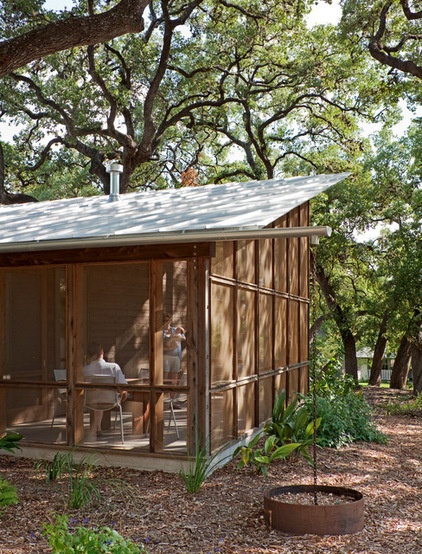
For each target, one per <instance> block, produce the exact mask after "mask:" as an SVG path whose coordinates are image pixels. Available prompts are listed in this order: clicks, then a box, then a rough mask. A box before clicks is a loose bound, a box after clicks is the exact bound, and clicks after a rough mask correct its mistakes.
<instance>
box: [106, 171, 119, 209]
mask: <svg viewBox="0 0 422 554" xmlns="http://www.w3.org/2000/svg"><path fill="white" fill-rule="evenodd" d="M106 171H107V173H110V196H109V197H108V201H109V202H116V200H120V197H119V193H120V176H119V173H123V166H122V165H120V164H116V163H111V164H108V165H107V167H106Z"/></svg>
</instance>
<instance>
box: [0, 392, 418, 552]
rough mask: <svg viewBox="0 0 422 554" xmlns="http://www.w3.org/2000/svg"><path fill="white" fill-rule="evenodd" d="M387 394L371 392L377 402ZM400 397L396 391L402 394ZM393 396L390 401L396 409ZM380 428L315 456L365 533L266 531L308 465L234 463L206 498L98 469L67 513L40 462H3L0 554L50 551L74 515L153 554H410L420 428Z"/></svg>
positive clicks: (177, 481)
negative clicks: (92, 489)
mask: <svg viewBox="0 0 422 554" xmlns="http://www.w3.org/2000/svg"><path fill="white" fill-rule="evenodd" d="M378 391H379V394H380V395H382V398H383V399H384V397H385V395H386V393H385V389H376V388H371V390H370V391H369V392H368V394H370V397H371V403H372V402H374V403H376V402H377V394H378ZM399 394H400V393H399ZM395 396H396V395H395V392H394V391H390V392H389V393H388V398H389V401H391V402H393V401H394V398H395ZM376 421H377V424H378V426H379V428H380V430H381V431H383V432H384V433H386V434H387V435H388V437H389V441H388V443H387V444H386V445H381V444H364V443H360V444H353V445H351V446H349V447H346V448H342V449H340V450H331V449H322V450H320V451H319V452H318V459H319V484H321V485H332V486H339V487H343V486H344V487H349V488H353V489H356V490H359V491H360V492H361V493H362V494H363V495H364V497H365V527H364V530H363V531H362V532H359V533H356V534H353V535H343V536H315V535H305V536H289V535H285V534H283V533H281V532H279V531H275V530H270V529H269V528H268V526H267V524H266V523H265V520H264V509H263V497H264V492H265V491H266V490H268V489H269V488H272V487H278V486H281V485H290V484H295V485H296V484H311V483H312V471H311V469H310V467H309V466H308V465H307V463H306V462H305V461H304V460H303V459H297V460H295V461H293V462H289V461H287V462H283V461H280V462H277V463H275V464H273V465H272V466H271V467H270V468H269V471H268V476H267V477H263V476H262V475H256V474H255V473H254V472H253V470H252V469H242V470H237V469H236V463H235V462H231V463H230V464H229V465H227V466H226V467H224V468H222V469H219V470H217V471H216V472H215V473H214V474H213V475H212V476H211V477H210V478H209V479H208V480H207V481H206V482H205V484H204V486H203V488H202V489H201V490H200V492H198V493H195V494H189V493H187V492H186V489H185V485H184V483H183V481H182V479H181V478H180V477H179V476H177V475H169V474H165V473H162V472H156V473H148V472H137V471H134V470H131V469H116V468H114V469H110V468H108V469H105V468H103V469H98V470H96V471H95V474H94V475H93V479H95V482H96V483H97V486H98V488H99V490H100V492H101V494H102V501H101V502H100V503H99V504H97V505H96V506H95V507H91V508H83V509H80V510H78V511H76V510H68V508H67V506H66V495H67V482H66V480H65V479H59V480H58V481H57V482H50V483H49V482H46V480H45V476H44V474H43V472H42V471H40V470H37V469H36V468H35V463H34V462H33V461H30V460H23V459H19V458H16V457H9V456H0V474H1V475H2V476H3V477H5V478H6V479H9V480H10V481H11V482H12V483H13V484H14V485H16V486H17V488H18V494H19V497H20V503H19V504H18V505H17V506H12V507H10V508H8V509H7V511H6V512H5V513H4V514H3V516H1V519H0V523H1V530H2V532H1V533H0V553H2V554H5V553H9V554H27V553H34V554H35V553H36V554H42V553H47V552H50V549H49V547H48V545H47V542H46V540H45V538H44V537H43V535H42V526H43V522H45V521H48V520H51V519H52V518H53V517H54V514H55V513H68V514H69V515H70V517H74V518H75V519H76V520H78V521H83V520H85V522H86V524H88V525H89V524H91V525H102V524H105V525H109V526H112V527H114V528H116V529H117V530H118V531H119V532H120V533H121V534H122V535H123V536H124V537H125V538H129V537H130V538H132V539H134V540H136V541H139V542H146V543H147V548H148V551H149V552H150V553H151V554H154V553H160V554H199V553H201V554H202V553H204V554H206V553H213V552H221V553H223V554H235V553H236V554H264V553H265V554H271V553H286V554H287V553H292V552H295V554H300V553H301V552H303V553H308V554H309V553H316V554H322V553H332V552H347V553H348V554H353V553H356V554H358V553H359V554H361V553H365V554H366V553H368V554H369V553H371V554H396V553H397V552H400V553H401V554H407V553H409V554H414V553H415V552H422V536H421V533H420V530H421V526H420V491H421V490H422V427H421V423H422V420H421V419H420V418H415V417H406V416H386V415H385V414H384V413H383V411H382V410H380V411H377V416H376Z"/></svg>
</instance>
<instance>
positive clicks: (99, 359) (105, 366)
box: [83, 342, 127, 434]
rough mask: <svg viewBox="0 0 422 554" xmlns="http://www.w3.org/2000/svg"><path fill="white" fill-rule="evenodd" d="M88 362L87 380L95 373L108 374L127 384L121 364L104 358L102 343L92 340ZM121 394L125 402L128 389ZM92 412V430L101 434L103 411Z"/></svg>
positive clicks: (84, 370)
mask: <svg viewBox="0 0 422 554" xmlns="http://www.w3.org/2000/svg"><path fill="white" fill-rule="evenodd" d="M87 362H88V365H86V366H85V367H84V369H83V374H84V378H86V380H87V381H89V380H90V379H91V378H92V376H94V375H95V376H98V375H107V376H112V377H114V382H115V383H117V384H121V385H125V384H127V381H126V379H125V376H124V375H123V372H122V370H121V369H120V366H119V365H118V364H115V363H111V362H106V361H105V360H104V349H103V347H102V345H101V344H100V343H98V342H91V343H90V344H89V346H88V350H87ZM120 395H121V402H124V400H126V398H127V391H125V390H122V391H120ZM92 414H93V415H92V419H91V430H92V431H94V432H96V433H97V434H99V433H101V421H102V418H103V412H102V411H101V410H93V411H92Z"/></svg>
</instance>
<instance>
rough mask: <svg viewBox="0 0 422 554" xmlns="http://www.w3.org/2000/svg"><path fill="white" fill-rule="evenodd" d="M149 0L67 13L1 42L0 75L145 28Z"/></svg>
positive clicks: (124, 0) (131, 1)
mask: <svg viewBox="0 0 422 554" xmlns="http://www.w3.org/2000/svg"><path fill="white" fill-rule="evenodd" d="M148 3H149V1H148V0H121V1H120V2H119V3H118V4H117V5H116V6H115V7H114V8H112V9H111V10H108V11H107V12H103V13H100V14H94V15H89V16H85V17H73V16H70V17H67V18H66V19H61V20H59V21H56V22H54V23H49V24H47V25H45V26H42V27H38V28H36V29H33V30H31V31H28V32H26V33H23V34H22V35H20V36H17V37H14V38H12V39H9V40H5V41H3V42H0V77H3V76H5V75H8V74H9V73H11V72H12V71H15V70H16V69H18V68H20V67H23V66H24V65H27V64H28V63H30V62H33V61H35V60H38V59H39V58H43V57H44V56H47V55H49V54H54V53H55V52H60V51H62V50H67V49H69V48H74V47H76V46H89V45H93V44H98V43H100V42H106V41H108V40H111V39H113V38H115V37H118V36H121V35H124V34H127V33H139V32H140V31H142V30H143V28H144V23H143V20H142V14H143V12H144V10H145V8H146V6H147V5H148Z"/></svg>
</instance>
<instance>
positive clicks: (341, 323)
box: [312, 252, 358, 382]
mask: <svg viewBox="0 0 422 554" xmlns="http://www.w3.org/2000/svg"><path fill="white" fill-rule="evenodd" d="M312 255H315V254H314V252H312ZM316 278H317V281H318V283H319V286H320V287H321V291H322V294H323V296H324V298H325V301H326V302H327V305H328V307H329V309H330V311H331V313H332V314H333V317H334V321H335V322H336V324H337V327H338V329H339V332H340V336H341V340H342V342H343V347H344V366H345V371H346V373H347V374H348V375H352V376H353V378H354V379H355V381H356V382H357V381H358V360H357V357H356V341H355V337H354V336H353V333H352V331H351V329H350V326H349V322H348V321H347V317H346V315H345V314H344V312H343V310H342V308H341V306H340V305H339V303H338V302H337V297H336V293H335V291H334V289H333V287H332V286H331V283H330V281H329V278H328V277H327V276H326V274H325V272H324V269H323V268H322V267H317V272H316Z"/></svg>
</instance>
